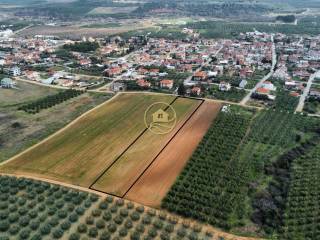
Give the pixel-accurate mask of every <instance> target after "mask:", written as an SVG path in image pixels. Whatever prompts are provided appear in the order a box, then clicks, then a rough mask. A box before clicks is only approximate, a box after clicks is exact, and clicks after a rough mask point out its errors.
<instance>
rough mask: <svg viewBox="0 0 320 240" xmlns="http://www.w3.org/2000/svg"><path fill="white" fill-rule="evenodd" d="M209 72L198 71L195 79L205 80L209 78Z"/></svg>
mask: <svg viewBox="0 0 320 240" xmlns="http://www.w3.org/2000/svg"><path fill="white" fill-rule="evenodd" d="M207 77H208V76H207V73H206V72H204V71H198V72H196V73H195V74H194V75H193V81H205V80H206V79H207Z"/></svg>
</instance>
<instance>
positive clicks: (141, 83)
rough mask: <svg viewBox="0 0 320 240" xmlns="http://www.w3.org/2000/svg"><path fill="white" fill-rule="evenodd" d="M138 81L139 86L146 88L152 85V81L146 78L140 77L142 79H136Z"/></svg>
mask: <svg viewBox="0 0 320 240" xmlns="http://www.w3.org/2000/svg"><path fill="white" fill-rule="evenodd" d="M136 83H137V84H138V86H140V87H144V88H149V87H151V83H150V82H148V81H146V80H144V79H140V80H138V81H136Z"/></svg>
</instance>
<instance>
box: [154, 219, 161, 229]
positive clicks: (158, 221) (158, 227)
mask: <svg viewBox="0 0 320 240" xmlns="http://www.w3.org/2000/svg"><path fill="white" fill-rule="evenodd" d="M153 226H154V227H155V228H157V229H161V228H162V227H163V222H162V221H160V220H156V221H154V223H153Z"/></svg>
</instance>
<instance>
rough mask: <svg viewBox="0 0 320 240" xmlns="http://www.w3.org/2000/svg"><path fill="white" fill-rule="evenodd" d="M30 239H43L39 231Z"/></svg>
mask: <svg viewBox="0 0 320 240" xmlns="http://www.w3.org/2000/svg"><path fill="white" fill-rule="evenodd" d="M30 240H42V237H41V235H40V234H39V233H36V234H34V235H33V236H32V237H31V238H30Z"/></svg>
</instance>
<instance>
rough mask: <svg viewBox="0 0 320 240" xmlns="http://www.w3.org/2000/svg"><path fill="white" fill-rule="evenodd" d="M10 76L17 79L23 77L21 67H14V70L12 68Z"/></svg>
mask: <svg viewBox="0 0 320 240" xmlns="http://www.w3.org/2000/svg"><path fill="white" fill-rule="evenodd" d="M10 75H12V76H14V77H16V76H20V75H21V70H20V68H19V67H17V66H14V67H12V68H10Z"/></svg>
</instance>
